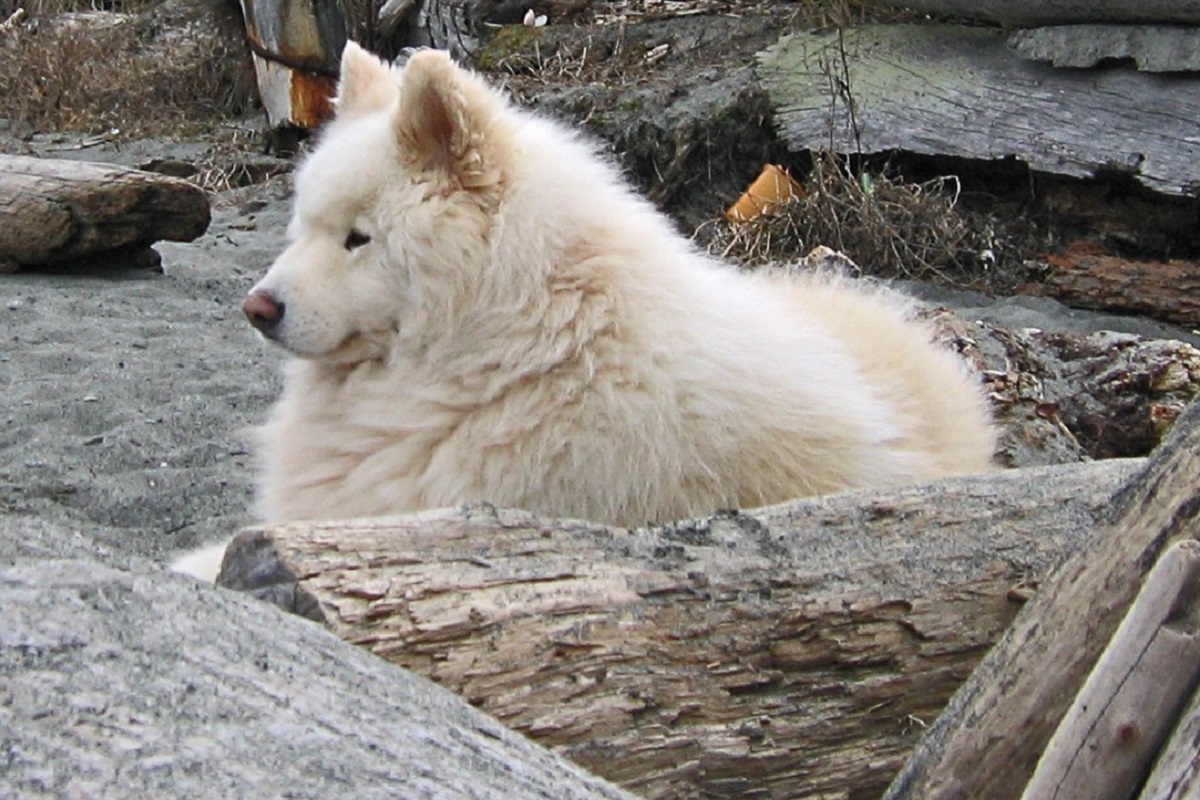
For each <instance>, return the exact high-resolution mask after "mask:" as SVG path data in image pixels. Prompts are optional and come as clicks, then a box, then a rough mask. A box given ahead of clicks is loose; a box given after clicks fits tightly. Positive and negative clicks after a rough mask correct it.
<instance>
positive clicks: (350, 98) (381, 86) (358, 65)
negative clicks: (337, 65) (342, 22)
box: [334, 42, 399, 117]
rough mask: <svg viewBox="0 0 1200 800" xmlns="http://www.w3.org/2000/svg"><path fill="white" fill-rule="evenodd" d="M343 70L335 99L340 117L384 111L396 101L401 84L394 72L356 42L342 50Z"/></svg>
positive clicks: (349, 43)
mask: <svg viewBox="0 0 1200 800" xmlns="http://www.w3.org/2000/svg"><path fill="white" fill-rule="evenodd" d="M341 70H342V71H341V78H340V79H339V80H338V91H337V97H336V98H335V99H334V104H335V105H336V106H337V113H338V116H339V117H346V116H355V115H358V114H367V113H370V112H373V111H382V110H383V109H385V108H387V107H388V105H390V104H391V103H392V102H394V101H395V99H396V94H397V92H398V91H399V87H398V85H397V83H396V79H395V76H394V75H393V74H392V71H391V70H390V69H389V68H388V66H387V64H385V63H383V62H382V61H380V60H379V59H378V58H376V57H375V56H373V55H371V54H370V53H368V52H367V51H366V50H364V49H362V48H361V47H359V46H358V45H357V44H355V43H354V42H346V47H345V49H343V50H342V67H341Z"/></svg>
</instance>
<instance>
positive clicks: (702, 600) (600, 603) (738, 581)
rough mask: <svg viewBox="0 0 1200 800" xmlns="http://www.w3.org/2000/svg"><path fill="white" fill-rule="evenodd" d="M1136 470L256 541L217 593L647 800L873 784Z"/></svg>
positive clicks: (324, 529)
mask: <svg viewBox="0 0 1200 800" xmlns="http://www.w3.org/2000/svg"><path fill="white" fill-rule="evenodd" d="M1136 463H1137V462H1118V461H1111V462H1095V463H1088V464H1077V465H1070V466H1059V467H1046V468H1035V469H1029V470H1020V471H1007V472H997V473H994V474H990V475H986V476H977V477H968V478H959V479H953V480H948V481H944V482H941V483H938V484H933V485H928V486H921V487H909V488H902V489H891V490H885V491H876V492H866V493H861V494H847V495H841V496H834V497H829V498H824V499H816V500H809V501H804V502H798V503H794V504H788V505H784V506H778V507H773V508H768V509H763V510H759V511H755V512H746V513H740V514H739V513H726V514H719V515H717V516H715V517H712V518H708V519H703V520H698V521H693V522H687V523H679V524H676V525H669V526H664V527H661V528H654V529H641V530H624V529H616V528H606V527H602V526H598V525H593V524H588V523H584V522H566V521H561V520H547V519H539V518H535V517H532V516H530V515H528V514H524V513H521V512H518V511H511V510H500V509H493V508H489V507H470V508H463V509H456V510H443V511H435V512H428V513H424V514H417V515H411V516H403V517H394V518H387V519H381V520H366V521H357V522H328V523H317V524H301V523H296V524H289V525H283V526H278V527H271V528H256V529H250V530H248V531H246V532H243V533H242V534H240V535H239V537H238V538H237V539H236V540H235V543H234V545H233V547H232V548H231V550H230V553H229V555H228V557H227V560H226V565H225V571H224V573H223V575H222V577H221V582H222V583H224V584H225V585H227V586H232V587H236V588H242V589H250V590H254V591H257V592H259V593H260V594H263V595H265V596H273V597H274V598H275V599H276V600H277V601H278V602H280V603H281V604H283V605H285V606H288V607H290V608H292V609H296V610H299V611H302V612H303V613H306V614H308V615H309V616H312V617H313V618H315V619H319V620H321V621H323V622H325V623H326V624H328V625H329V626H330V627H331V628H332V629H333V630H334V631H335V632H336V633H337V634H338V635H339V636H341V637H343V638H345V639H347V640H348V641H351V642H355V643H357V644H360V645H363V646H365V647H368V648H370V649H371V650H372V651H374V652H375V653H378V654H379V655H381V656H383V657H384V658H386V659H388V660H390V661H392V662H394V663H396V664H399V665H402V666H405V667H408V668H410V669H412V670H414V671H416V672H418V673H420V674H423V675H426V676H428V677H430V678H432V679H433V680H435V681H437V682H438V683H440V684H442V685H443V686H446V687H448V688H450V689H452V690H454V691H455V692H456V693H458V694H460V695H461V696H463V697H465V698H466V699H467V700H468V701H469V702H471V703H472V704H475V705H477V706H479V707H481V708H482V709H484V710H485V711H487V712H488V713H490V714H491V715H493V716H495V717H496V718H497V719H499V720H500V721H502V722H504V723H506V724H507V725H509V726H511V727H514V728H515V729H517V730H519V731H522V732H524V733H526V734H528V735H529V736H531V737H533V738H534V739H535V740H537V741H539V742H542V743H544V744H548V745H551V746H553V747H554V748H556V749H557V750H558V751H559V752H561V753H563V754H565V755H567V756H569V757H570V758H572V759H573V760H575V761H577V762H578V763H580V764H582V765H584V766H586V767H588V768H589V769H592V770H593V771H595V772H597V773H598V774H600V775H602V776H605V777H608V778H610V779H612V780H614V781H615V782H617V783H619V784H621V785H623V786H625V787H627V788H630V789H632V790H633V791H635V792H637V793H638V794H640V795H642V796H644V797H649V798H666V797H695V796H720V797H729V798H750V797H754V798H774V797H780V798H782V797H806V796H832V795H837V796H862V797H867V796H871V795H872V793H874V794H875V795H876V796H877V795H878V794H879V793H880V792H882V791H883V789H884V787H885V786H886V785H887V783H888V781H889V780H890V779H891V777H892V775H893V774H894V772H895V770H896V769H897V768H898V766H899V764H900V763H901V762H902V761H903V759H904V758H905V756H906V754H907V753H908V751H909V749H910V748H911V746H912V743H913V741H914V740H915V737H916V736H917V735H918V733H919V732H920V730H921V729H922V727H923V726H925V725H927V724H929V723H930V722H932V720H933V719H934V717H936V715H937V714H938V713H939V711H940V710H941V708H942V706H943V704H944V703H945V702H946V699H947V698H948V697H949V695H950V693H951V692H952V691H953V690H954V688H955V687H956V686H957V685H959V684H960V683H961V682H962V681H963V680H964V679H965V678H966V676H967V675H968V674H969V673H970V672H971V670H972V669H973V668H974V666H975V664H976V663H977V662H978V660H979V659H980V658H981V657H982V655H983V653H984V652H985V651H986V649H987V648H988V647H989V646H990V645H991V643H992V642H993V641H994V640H995V639H996V638H997V637H998V636H999V635H1000V634H1001V632H1002V631H1003V630H1004V629H1005V627H1006V626H1007V625H1008V623H1009V621H1010V619H1011V618H1012V616H1013V615H1014V614H1015V612H1016V610H1017V609H1018V608H1019V607H1020V605H1021V603H1022V602H1023V601H1024V599H1025V598H1026V597H1028V596H1029V594H1030V593H1031V592H1033V591H1034V589H1035V588H1036V586H1037V583H1038V581H1039V579H1040V576H1041V575H1042V574H1044V573H1045V572H1046V571H1047V569H1048V568H1049V567H1050V565H1052V564H1053V563H1055V562H1056V561H1057V560H1058V559H1059V558H1060V557H1061V556H1062V554H1064V553H1066V552H1069V551H1071V550H1074V549H1076V548H1078V547H1080V546H1082V545H1083V544H1084V543H1085V542H1087V541H1088V537H1089V534H1090V530H1091V529H1092V527H1093V521H1094V520H1095V519H1096V517H1097V516H1098V515H1100V514H1102V513H1103V511H1104V510H1105V509H1106V508H1107V506H1108V502H1109V497H1110V495H1111V494H1112V492H1113V490H1114V489H1115V488H1117V487H1118V486H1120V485H1121V484H1122V483H1123V482H1124V480H1125V479H1126V478H1127V477H1128V476H1129V475H1130V474H1131V473H1132V472H1133V471H1134V470H1135V469H1136Z"/></svg>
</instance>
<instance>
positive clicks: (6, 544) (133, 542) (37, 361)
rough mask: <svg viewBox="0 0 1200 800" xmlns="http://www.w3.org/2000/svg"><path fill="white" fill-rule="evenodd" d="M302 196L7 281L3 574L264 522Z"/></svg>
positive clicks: (283, 186) (266, 193)
mask: <svg viewBox="0 0 1200 800" xmlns="http://www.w3.org/2000/svg"><path fill="white" fill-rule="evenodd" d="M46 154H47V155H56V153H54V152H50V153H46ZM69 154H71V155H73V156H74V157H77V158H91V159H93V160H103V161H114V162H117V163H125V164H131V165H136V164H137V163H138V162H139V161H143V160H145V159H146V158H147V157H150V156H167V157H172V156H173V157H177V158H178V157H182V158H186V157H188V155H189V152H188V151H187V146H183V150H182V151H180V146H175V147H174V149H172V148H170V147H168V148H167V150H166V152H161V147H159V148H158V149H156V146H154V145H148V146H147V147H146V148H141V149H139V148H137V147H129V146H124V147H123V148H122V149H121V150H110V151H100V152H97V151H87V152H80V153H69ZM289 191H290V185H289V181H288V180H287V179H286V178H276V179H275V180H273V181H272V182H271V183H268V184H266V185H264V186H259V187H255V188H254V189H252V190H249V191H246V190H240V194H231V195H226V196H222V197H219V198H217V200H216V203H215V207H214V213H213V222H212V225H211V226H210V228H209V230H208V232H207V233H206V234H205V235H204V236H203V237H201V238H200V239H198V240H197V241H195V242H191V243H187V244H175V243H160V244H159V245H158V246H157V249H158V250H159V252H160V253H161V254H162V261H163V264H162V266H163V272H162V274H158V273H152V272H148V271H145V270H131V269H119V268H117V269H112V268H109V269H105V270H93V271H90V272H73V273H59V274H42V273H19V274H16V275H3V276H0V319H2V320H3V327H2V329H0V330H2V338H0V421H2V426H3V427H2V429H0V562H2V561H6V560H9V559H13V558H17V557H21V556H32V557H49V556H82V555H92V556H95V557H98V558H100V560H102V561H106V562H108V563H111V564H115V565H118V566H124V565H128V564H130V563H132V562H135V561H141V562H143V563H144V562H145V560H147V559H148V560H150V561H153V562H157V563H164V562H166V561H168V560H169V559H170V558H171V557H172V556H173V555H175V554H177V553H178V551H180V550H183V549H186V548H190V547H194V546H196V545H198V544H201V543H205V542H208V541H213V540H217V539H221V538H224V537H227V536H229V535H231V534H232V533H234V532H235V531H236V530H237V529H238V528H239V527H241V526H243V525H245V524H247V523H249V522H251V521H252V517H251V514H250V501H251V498H252V494H253V457H252V455H251V454H250V447H249V437H248V436H247V428H248V427H249V426H252V425H254V424H256V423H257V422H259V421H260V420H261V419H262V417H263V415H264V414H265V412H266V409H267V407H268V405H269V404H270V402H271V401H272V399H273V397H274V396H275V395H276V393H277V391H278V388H279V377H278V362H279V356H278V355H277V354H276V353H274V352H273V351H271V350H270V349H269V348H267V347H266V346H265V345H264V344H263V343H261V342H260V341H259V340H258V338H257V337H256V335H255V334H254V333H253V331H252V330H251V328H250V327H249V325H247V324H246V322H245V320H244V318H243V316H242V314H241V311H240V303H241V298H242V296H243V295H244V294H245V292H246V290H247V289H248V288H249V287H250V286H251V285H253V283H254V282H255V281H256V280H257V278H258V276H259V275H261V274H262V273H263V272H264V271H265V270H266V268H267V267H268V265H269V264H270V263H271V260H272V259H273V258H274V256H275V254H276V253H277V252H278V250H279V249H280V246H281V244H282V241H283V231H284V228H285V225H286V221H287V214H288V194H289ZM912 288H913V287H910V289H912ZM917 288H918V289H920V293H921V294H923V295H924V296H925V297H926V299H929V300H932V301H935V302H939V303H947V304H951V305H954V306H957V307H958V308H960V309H963V310H964V313H965V314H966V315H967V316H968V317H970V318H985V319H989V321H993V322H996V323H998V324H1006V323H1007V324H1009V325H1015V326H1019V327H1026V326H1033V327H1041V328H1044V329H1049V330H1054V329H1068V330H1080V331H1083V330H1094V329H1098V328H1113V329H1125V330H1130V331H1132V332H1140V333H1145V334H1149V335H1154V336H1159V337H1168V338H1173V337H1175V336H1182V337H1183V338H1190V339H1191V340H1192V341H1193V343H1200V340H1197V337H1194V336H1187V334H1186V333H1183V332H1179V331H1176V330H1174V329H1170V328H1166V327H1165V326H1158V325H1155V324H1153V323H1150V322H1147V321H1145V320H1134V319H1125V318H1115V317H1103V316H1099V315H1094V314H1085V313H1082V312H1075V311H1070V310H1068V309H1065V308H1063V307H1062V306H1060V305H1058V304H1057V303H1054V302H1053V301H1050V300H1046V299H1037V298H1014V299H1008V300H1003V301H999V302H995V301H990V300H986V299H984V298H981V297H980V296H978V295H971V294H966V293H947V292H941V291H932V290H930V289H929V288H928V287H917Z"/></svg>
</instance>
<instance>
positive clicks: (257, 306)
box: [242, 291, 284, 333]
mask: <svg viewBox="0 0 1200 800" xmlns="http://www.w3.org/2000/svg"><path fill="white" fill-rule="evenodd" d="M283 308H284V306H283V303H280V302H279V301H277V300H276V299H275V298H274V297H272V296H271V295H270V294H268V293H267V292H263V291H257V292H251V293H250V295H249V296H248V297H247V298H246V302H244V303H242V311H243V313H245V315H246V319H248V320H250V324H251V325H253V326H254V327H256V328H258V329H259V330H260V331H262V332H263V333H270V332H271V331H273V330H274V329H275V328H277V327H278V326H279V323H280V321H281V320H282V319H283Z"/></svg>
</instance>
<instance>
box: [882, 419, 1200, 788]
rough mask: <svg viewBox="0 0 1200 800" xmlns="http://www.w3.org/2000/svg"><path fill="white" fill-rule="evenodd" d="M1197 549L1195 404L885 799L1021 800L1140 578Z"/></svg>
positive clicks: (1199, 504)
mask: <svg viewBox="0 0 1200 800" xmlns="http://www.w3.org/2000/svg"><path fill="white" fill-rule="evenodd" d="M1196 538H1200V404H1193V405H1192V406H1191V407H1190V408H1189V410H1188V411H1187V413H1185V414H1184V416H1183V417H1181V418H1180V419H1179V421H1178V423H1177V424H1176V427H1175V429H1174V431H1173V432H1172V434H1171V436H1170V437H1169V439H1168V440H1167V442H1165V443H1164V444H1163V446H1162V447H1161V448H1160V449H1159V450H1158V451H1157V452H1156V454H1155V455H1154V456H1153V457H1152V458H1151V460H1150V462H1149V463H1148V465H1147V467H1146V469H1145V471H1144V473H1143V474H1142V475H1140V476H1139V477H1138V478H1137V479H1136V480H1134V481H1132V482H1130V483H1129V485H1128V486H1127V487H1126V489H1125V490H1123V491H1122V492H1121V493H1120V494H1119V496H1118V497H1117V498H1116V500H1115V503H1114V511H1113V513H1112V515H1111V522H1110V524H1108V525H1107V526H1105V527H1104V528H1103V529H1102V530H1100V531H1099V532H1098V534H1097V536H1096V537H1095V538H1093V539H1092V540H1091V541H1089V543H1088V546H1087V547H1086V548H1083V549H1081V550H1079V551H1077V552H1076V553H1075V554H1074V555H1072V556H1071V558H1070V559H1069V560H1068V561H1067V562H1066V563H1064V564H1063V565H1062V567H1061V568H1059V569H1057V570H1056V571H1055V572H1054V574H1053V575H1052V576H1051V578H1050V579H1049V580H1048V581H1047V582H1046V583H1045V585H1044V586H1043V587H1042V589H1041V591H1039V593H1038V595H1037V597H1035V598H1034V600H1033V602H1031V603H1030V604H1028V605H1027V606H1026V608H1025V609H1023V611H1022V613H1021V615H1020V616H1019V617H1018V619H1017V621H1016V622H1015V623H1014V624H1013V626H1012V628H1010V629H1009V631H1008V632H1007V633H1006V634H1005V636H1004V639H1003V640H1002V641H1001V642H1000V643H999V644H998V645H997V646H996V647H995V648H994V649H993V650H992V652H991V653H990V654H989V655H988V657H987V658H986V659H985V661H984V662H983V663H982V664H981V666H980V667H979V669H978V670H977V671H976V672H975V674H974V675H973V676H972V677H971V680H970V681H969V682H968V683H967V684H966V685H965V686H964V687H963V688H962V690H961V691H960V692H959V693H958V694H957V695H956V696H955V697H954V699H953V701H952V702H951V704H950V706H949V707H948V709H947V711H946V712H945V713H944V714H943V715H942V716H941V717H940V718H939V720H938V722H937V724H936V725H935V726H934V728H933V729H931V731H930V732H929V733H928V734H927V735H926V736H925V738H924V739H923V740H922V742H921V744H920V745H919V746H918V748H917V750H916V752H915V753H914V755H913V758H912V760H911V761H910V762H909V763H908V764H907V765H906V767H905V769H904V770H903V771H902V772H901V773H900V775H899V776H898V777H897V779H896V781H895V782H894V784H893V785H892V787H891V789H890V790H889V792H888V794H887V798H888V799H889V800H908V799H909V798H922V800H938V799H941V798H944V799H945V800H950V799H951V798H955V800H957V798H964V797H981V798H982V797H986V798H988V800H1008V799H1009V798H1017V797H1020V796H1021V792H1022V790H1023V789H1024V787H1025V786H1026V784H1027V783H1028V782H1029V780H1030V777H1031V776H1032V775H1033V772H1034V768H1035V766H1036V764H1037V763H1038V761H1039V759H1040V758H1041V757H1042V753H1043V750H1044V749H1045V748H1046V746H1047V743H1048V742H1049V741H1050V738H1051V736H1052V735H1053V733H1054V732H1055V730H1056V728H1057V727H1058V726H1059V722H1060V721H1061V720H1062V719H1063V717H1064V715H1065V714H1066V712H1067V709H1068V707H1069V706H1070V704H1071V702H1072V699H1073V698H1074V697H1075V696H1076V694H1077V693H1078V692H1079V691H1080V689H1081V688H1082V686H1083V685H1084V682H1085V680H1086V678H1087V676H1088V674H1089V673H1090V672H1091V671H1092V669H1093V667H1094V666H1095V665H1096V663H1097V660H1098V659H1099V656H1100V653H1101V651H1103V650H1104V649H1105V647H1106V646H1107V645H1108V643H1109V640H1110V638H1111V637H1112V636H1113V635H1114V633H1115V632H1116V630H1117V627H1118V625H1119V624H1120V623H1121V621H1122V619H1123V618H1124V617H1125V615H1126V612H1127V611H1128V610H1129V608H1130V605H1131V604H1132V602H1133V599H1134V596H1135V595H1136V594H1137V593H1138V591H1139V590H1140V589H1141V587H1142V585H1143V584H1144V582H1145V581H1146V577H1147V575H1148V574H1149V572H1150V570H1151V568H1152V567H1153V566H1154V565H1155V563H1156V562H1157V561H1158V560H1159V558H1160V556H1161V555H1162V554H1163V553H1165V552H1166V551H1167V550H1168V549H1169V548H1170V546H1171V545H1172V544H1174V543H1175V542H1178V541H1181V540H1185V539H1196ZM1194 591H1195V587H1194V586H1193V587H1191V589H1190V590H1189V592H1192V593H1194ZM1189 624H1190V622H1189ZM1147 711H1148V709H1147ZM1132 722H1133V723H1134V724H1135V729H1134V730H1135V737H1136V735H1138V734H1137V730H1138V729H1149V725H1148V724H1146V721H1145V720H1140V719H1139V720H1133V721H1132ZM1192 724H1193V725H1195V720H1194V719H1193V720H1192Z"/></svg>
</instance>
